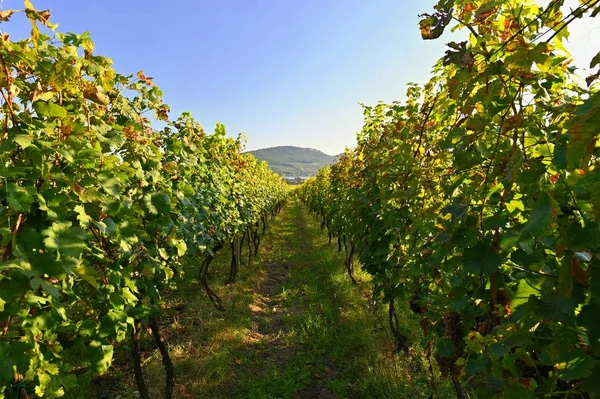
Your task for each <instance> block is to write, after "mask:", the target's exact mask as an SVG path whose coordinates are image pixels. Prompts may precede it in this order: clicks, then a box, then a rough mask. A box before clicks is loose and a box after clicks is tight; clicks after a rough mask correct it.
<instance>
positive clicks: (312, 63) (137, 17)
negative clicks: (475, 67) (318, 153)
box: [1, 0, 600, 154]
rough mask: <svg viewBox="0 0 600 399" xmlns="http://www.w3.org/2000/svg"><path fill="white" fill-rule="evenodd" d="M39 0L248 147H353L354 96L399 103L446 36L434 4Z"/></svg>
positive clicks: (23, 29) (128, 69)
mask: <svg viewBox="0 0 600 399" xmlns="http://www.w3.org/2000/svg"><path fill="white" fill-rule="evenodd" d="M32 1H33V4H34V5H35V7H36V8H38V9H46V8H50V9H52V14H53V18H52V19H53V21H54V22H55V23H58V24H59V28H58V31H61V32H67V31H71V32H75V33H82V32H84V31H86V30H87V31H90V33H91V37H92V40H93V41H94V42H95V43H96V53H97V54H101V55H104V56H108V57H110V58H112V59H113V61H114V64H115V68H116V69H117V71H119V72H121V73H135V72H137V71H138V70H140V69H142V70H144V72H145V73H146V75H147V76H153V77H154V78H155V83H157V84H158V85H159V86H160V87H161V89H162V90H163V92H164V95H165V96H164V97H165V101H166V102H167V103H168V104H169V105H170V106H171V110H172V113H171V117H172V118H175V117H176V116H177V115H178V114H179V113H180V112H182V111H191V112H192V114H193V115H194V117H195V118H196V119H197V120H198V121H199V122H200V123H201V124H202V125H203V126H204V127H205V129H206V130H209V131H212V128H213V126H214V124H215V122H217V121H220V122H222V123H224V124H225V125H226V126H227V129H228V132H229V133H230V134H231V135H237V133H239V132H242V131H244V132H246V134H247V138H248V145H247V147H248V149H257V148H264V147H270V146H276V145H298V146H303V147H312V148H317V149H320V150H322V151H324V152H326V153H329V154H336V153H339V152H341V151H343V149H344V147H345V146H353V145H354V144H355V135H356V132H357V131H359V130H360V128H361V125H362V111H361V108H360V106H359V105H358V103H359V102H362V103H366V104H374V103H376V102H377V101H378V100H383V101H393V100H398V99H402V97H403V95H404V92H405V87H406V83H408V82H425V81H426V80H427V79H428V76H429V73H430V70H431V66H432V65H433V64H434V63H435V62H436V60H437V59H438V58H439V57H441V56H442V55H443V52H444V43H445V42H447V41H448V38H443V39H442V40H437V41H423V40H421V38H420V35H419V29H418V26H417V22H418V18H417V15H418V14H420V13H424V12H429V11H431V9H432V6H433V4H434V1H433V0H419V1H409V0H377V1H369V2H367V1H364V0H328V1H323V0H304V1H295V0H235V1H234V0H212V1H204V0H196V1H192V0H174V1H171V2H165V1H157V0H152V1H139V0H121V1H114V0H103V1H76V0H61V1H56V0H55V1H50V0H32ZM571 2H572V3H576V0H571ZM2 7H3V8H4V9H11V8H23V6H22V1H21V0H3V1H2ZM27 23H28V22H27V21H26V20H25V18H24V17H23V16H22V15H20V16H18V17H17V16H15V17H14V18H13V20H12V21H11V22H10V23H8V24H2V26H1V28H2V30H3V31H6V32H8V33H10V34H11V35H13V36H17V37H19V36H24V35H26V34H27V33H28V29H29V27H28V25H27ZM596 26H597V27H598V29H597V30H594V28H595V27H596ZM579 29H580V32H578V34H579V36H577V35H575V37H574V38H572V41H575V42H576V44H577V46H576V47H577V50H578V51H577V52H578V53H579V58H576V59H578V60H579V59H580V58H586V57H587V55H588V54H589V58H591V56H593V54H595V53H596V52H597V51H598V50H600V47H599V48H597V49H596V48H595V47H598V46H600V40H596V39H598V38H600V18H597V21H596V24H595V25H594V24H590V23H584V24H580V28H579ZM576 33H577V32H576ZM584 42H585V43H584ZM587 63H588V64H589V61H587ZM582 65H583V64H582Z"/></svg>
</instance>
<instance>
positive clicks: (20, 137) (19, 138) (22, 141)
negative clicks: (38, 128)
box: [13, 134, 33, 149]
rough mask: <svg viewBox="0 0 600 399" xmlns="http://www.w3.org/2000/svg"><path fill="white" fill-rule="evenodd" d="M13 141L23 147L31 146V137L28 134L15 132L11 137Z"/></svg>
mask: <svg viewBox="0 0 600 399" xmlns="http://www.w3.org/2000/svg"><path fill="white" fill-rule="evenodd" d="M13 141H14V142H15V143H17V144H18V145H20V146H21V147H22V148H24V149H25V148H27V147H31V143H32V142H33V137H32V136H30V135H28V134H17V135H16V136H15V137H13Z"/></svg>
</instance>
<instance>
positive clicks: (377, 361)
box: [73, 196, 453, 399]
mask: <svg viewBox="0 0 600 399" xmlns="http://www.w3.org/2000/svg"><path fill="white" fill-rule="evenodd" d="M336 250H337V248H336V246H334V245H332V246H331V247H330V246H328V245H327V236H326V234H325V233H324V232H321V231H320V229H319V226H318V224H317V223H316V222H315V221H314V220H312V217H311V216H310V215H308V213H307V212H306V209H305V208H304V207H303V206H301V205H300V203H299V202H298V201H297V200H296V199H294V198H293V196H292V198H291V199H290V201H289V204H288V205H287V206H286V207H285V208H284V209H283V211H282V212H281V214H280V215H279V216H277V218H276V219H275V220H274V221H272V222H271V223H270V224H269V227H268V229H267V233H266V235H265V236H264V237H263V239H262V244H261V248H260V251H259V255H258V257H253V259H252V262H251V265H250V266H249V267H248V266H247V265H246V264H245V263H244V265H243V266H242V268H241V270H240V275H239V279H238V282H237V283H235V284H231V285H224V284H223V282H224V281H225V280H226V276H227V273H228V264H229V260H230V258H229V256H230V254H229V253H228V252H226V251H224V252H223V253H221V254H220V255H219V256H218V257H217V258H216V259H215V262H214V263H213V265H211V271H212V275H211V281H212V285H213V287H214V289H215V290H216V291H217V293H218V294H219V295H220V296H221V298H222V299H223V304H224V306H225V311H224V312H219V311H217V310H215V309H214V308H213V306H212V305H211V304H210V303H209V302H208V300H207V298H206V295H205V293H204V292H203V291H202V290H201V287H200V285H199V284H198V282H197V281H196V280H195V278H193V276H195V272H194V269H193V268H191V269H190V270H189V271H187V272H188V275H189V276H190V279H189V280H188V281H187V282H186V283H185V284H184V285H182V286H180V287H179V288H178V290H176V291H173V293H172V295H171V296H172V297H171V298H170V299H168V300H167V309H166V311H165V316H164V317H163V320H162V322H161V326H162V330H163V333H164V335H165V338H166V340H167V342H168V343H169V347H170V351H171V355H172V357H173V361H174V364H175V372H176V375H177V380H176V384H177V386H176V389H175V397H177V398H186V399H188V398H216V399H219V398H227V399H229V398H421V397H422V398H427V397H429V395H430V393H431V392H430V388H429V379H428V375H427V373H426V365H425V363H424V360H423V359H422V356H420V355H419V354H415V355H414V356H412V359H407V358H405V356H404V355H396V354H394V350H393V348H394V345H393V342H392V339H391V336H390V334H389V332H388V328H387V324H386V323H387V319H386V313H385V309H382V308H376V307H373V306H372V305H370V303H369V298H370V297H371V292H370V287H369V283H368V282H367V280H368V276H367V275H366V274H364V273H362V272H361V271H360V270H358V271H357V276H358V278H359V280H361V281H362V282H361V283H359V284H358V285H352V284H351V283H350V281H349V279H348V276H347V275H346V273H345V271H344V268H343V257H342V256H341V255H339V254H338V253H337V251H336ZM243 258H244V262H246V261H247V253H245V254H244V256H243ZM404 322H405V323H406V324H407V325H408V326H409V327H410V326H411V323H414V322H413V321H411V320H410V315H409V314H406V315H405V317H404ZM412 327H413V330H414V331H418V328H417V327H416V324H415V325H414V326H412ZM414 339H419V337H418V336H415V337H414ZM143 350H144V355H145V360H144V373H145V376H146V379H147V380H148V384H149V387H150V391H151V396H152V397H153V398H154V397H155V398H159V397H161V396H162V387H163V381H164V377H163V369H162V365H161V361H160V355H159V353H158V351H157V350H156V348H154V347H153V346H152V342H151V341H150V340H148V341H146V342H145V346H144V347H143ZM115 363H116V367H115V372H114V373H113V375H110V376H107V377H103V378H100V379H98V378H97V379H93V380H90V381H89V387H88V391H87V392H85V393H84V391H80V392H79V394H75V396H73V397H96V398H105V397H106V398H108V397H122V398H127V397H135V393H134V390H135V384H134V382H133V379H132V375H133V373H132V372H131V370H130V369H129V367H130V366H129V362H128V359H127V353H125V355H124V357H123V358H122V359H121V358H119V357H117V359H116V361H115ZM117 382H118V383H117ZM116 387H118V389H117V388H116ZM438 388H439V389H438V394H437V395H436V397H437V398H444V397H453V395H452V394H451V389H450V388H449V387H448V386H447V385H442V386H440V387H438ZM90 390H91V391H92V392H89V391H90ZM117 393H118V394H117Z"/></svg>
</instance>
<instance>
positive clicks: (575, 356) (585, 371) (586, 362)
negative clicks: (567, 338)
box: [556, 349, 597, 381]
mask: <svg viewBox="0 0 600 399" xmlns="http://www.w3.org/2000/svg"><path fill="white" fill-rule="evenodd" d="M596 362H597V361H596V360H595V359H594V358H592V357H590V356H589V355H588V354H587V353H585V352H583V351H582V350H580V349H574V350H573V351H572V352H569V357H568V358H567V359H566V361H563V362H561V363H559V364H558V365H557V370H556V372H557V374H558V376H559V378H560V379H561V380H564V381H572V380H579V379H582V378H585V377H587V376H589V375H590V374H591V373H592V371H591V370H592V368H593V367H594V366H595V365H596Z"/></svg>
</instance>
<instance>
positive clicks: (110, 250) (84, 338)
mask: <svg viewBox="0 0 600 399" xmlns="http://www.w3.org/2000/svg"><path fill="white" fill-rule="evenodd" d="M25 5H26V9H25V10H24V11H23V12H24V13H25V14H26V16H27V18H29V19H30V20H31V25H32V31H31V37H30V38H29V39H28V40H23V41H16V42H15V41H11V40H10V38H9V36H8V35H7V34H4V35H3V37H2V38H1V40H0V63H1V72H0V91H1V93H2V99H3V102H2V108H1V119H2V134H1V136H0V148H1V149H0V176H1V178H2V183H0V184H1V188H2V190H1V192H2V194H0V203H1V205H2V206H1V207H0V237H1V239H0V241H1V242H0V246H1V247H2V249H1V250H0V254H1V256H2V263H1V264H0V271H1V277H0V311H1V313H0V325H1V332H0V334H1V336H2V339H1V341H0V353H1V357H2V359H1V360H0V381H1V384H0V385H1V386H2V391H3V392H4V393H3V397H4V396H8V397H14V395H17V396H19V397H26V396H27V392H29V393H30V394H32V393H33V392H35V395H36V396H38V397H49V398H53V397H60V396H63V395H64V394H65V391H66V390H69V389H70V388H72V387H73V386H75V385H76V383H77V378H76V374H77V370H78V369H81V368H83V369H86V370H90V371H93V372H95V373H100V374H102V373H104V372H106V371H107V370H108V368H109V367H110V366H111V361H112V358H113V351H114V348H115V346H116V345H118V344H119V343H121V342H123V341H127V340H129V343H128V346H129V347H130V348H131V359H132V361H133V363H134V371H135V377H136V380H137V383H138V387H139V394H140V397H142V398H149V395H148V392H147V389H146V387H145V382H144V377H143V373H142V368H141V358H140V352H139V340H140V335H141V334H142V333H143V331H144V330H145V329H146V328H148V327H149V328H150V330H151V333H152V336H153V338H154V340H155V342H156V345H157V346H158V347H159V348H160V352H161V354H162V357H163V363H164V365H165V369H166V376H167V377H166V378H167V381H166V388H165V391H166V392H165V397H171V396H172V391H173V383H174V378H175V376H174V375H173V365H172V362H171V359H170V357H169V352H168V347H167V345H166V344H165V342H164V341H163V340H162V338H161V332H160V328H159V323H158V320H159V318H160V315H161V304H162V299H161V298H162V295H163V292H164V291H165V290H171V289H174V288H175V287H176V286H177V284H178V282H179V281H181V280H182V279H186V278H194V277H197V278H198V279H199V280H200V281H201V283H202V285H203V287H204V289H205V291H206V293H207V295H208V296H209V298H210V300H211V301H212V302H214V304H215V305H216V306H217V307H218V308H221V307H222V304H221V303H220V298H219V297H218V296H217V295H216V294H215V292H214V291H213V289H211V287H210V286H209V284H208V280H207V274H208V269H209V265H210V262H211V260H212V259H213V257H214V255H215V253H216V252H217V251H218V250H219V249H221V248H222V247H223V246H231V248H233V250H232V261H231V270H230V273H229V277H228V282H230V283H232V282H234V281H235V280H236V274H237V271H238V268H239V265H240V262H241V246H242V241H243V242H244V243H248V246H250V244H251V245H252V247H253V250H254V251H255V252H256V251H257V250H258V246H259V240H260V234H261V232H260V231H259V230H260V229H263V230H264V227H265V224H266V220H267V218H268V217H270V216H271V215H273V214H275V213H276V212H277V211H278V210H279V208H280V207H281V206H282V204H283V202H284V201H285V197H286V188H285V185H284V183H283V182H282V181H281V179H280V177H279V176H278V175H277V174H275V173H274V172H272V171H271V170H270V169H269V168H268V167H267V165H266V164H265V163H257V162H256V160H255V159H254V158H253V157H252V156H250V155H244V154H241V153H240V151H241V146H242V140H241V138H240V139H238V140H233V139H230V138H226V137H225V128H224V127H223V126H222V125H217V126H216V128H215V132H214V134H206V133H205V132H204V131H203V129H202V128H201V127H200V125H199V124H198V123H197V122H195V121H194V119H193V118H192V117H191V115H189V114H183V115H181V116H180V117H179V118H178V119H177V120H169V119H168V112H169V107H168V106H167V105H166V104H164V103H163V102H162V101H161V95H162V93H161V91H160V89H159V88H158V87H157V86H155V85H154V83H153V82H152V79H151V78H149V77H146V76H145V75H144V74H143V72H138V73H137V75H136V76H125V75H121V74H119V73H117V72H116V71H115V70H114V69H113V68H112V67H111V60H110V59H108V58H106V57H102V56H98V55H95V54H94V52H93V51H94V45H93V43H92V42H91V41H90V38H89V37H88V36H87V35H75V34H57V35H56V39H55V40H53V39H51V38H50V37H48V36H47V35H45V34H42V33H40V31H39V27H38V25H45V26H48V27H53V26H52V24H51V23H50V21H49V18H50V15H49V13H48V12H47V11H37V10H35V9H34V8H33V6H32V5H31V3H30V2H29V1H25ZM17 12H18V11H13V10H3V11H1V13H0V19H1V20H2V22H5V21H7V20H8V19H9V18H10V17H11V16H13V15H12V14H14V13H17ZM157 120H158V121H163V122H164V124H165V127H164V128H163V129H161V130H156V129H154V128H153V127H152V126H154V124H155V121H157ZM153 122H154V124H153ZM260 224H262V226H260ZM199 259H203V260H202V261H199ZM190 263H192V264H194V265H195V266H196V273H197V276H189V275H186V274H184V273H183V271H184V268H183V266H184V265H186V264H190ZM64 352H68V353H70V354H71V356H70V357H69V361H68V362H67V361H65V356H64ZM74 353H77V354H78V359H75V358H74V356H73V354H74Z"/></svg>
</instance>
